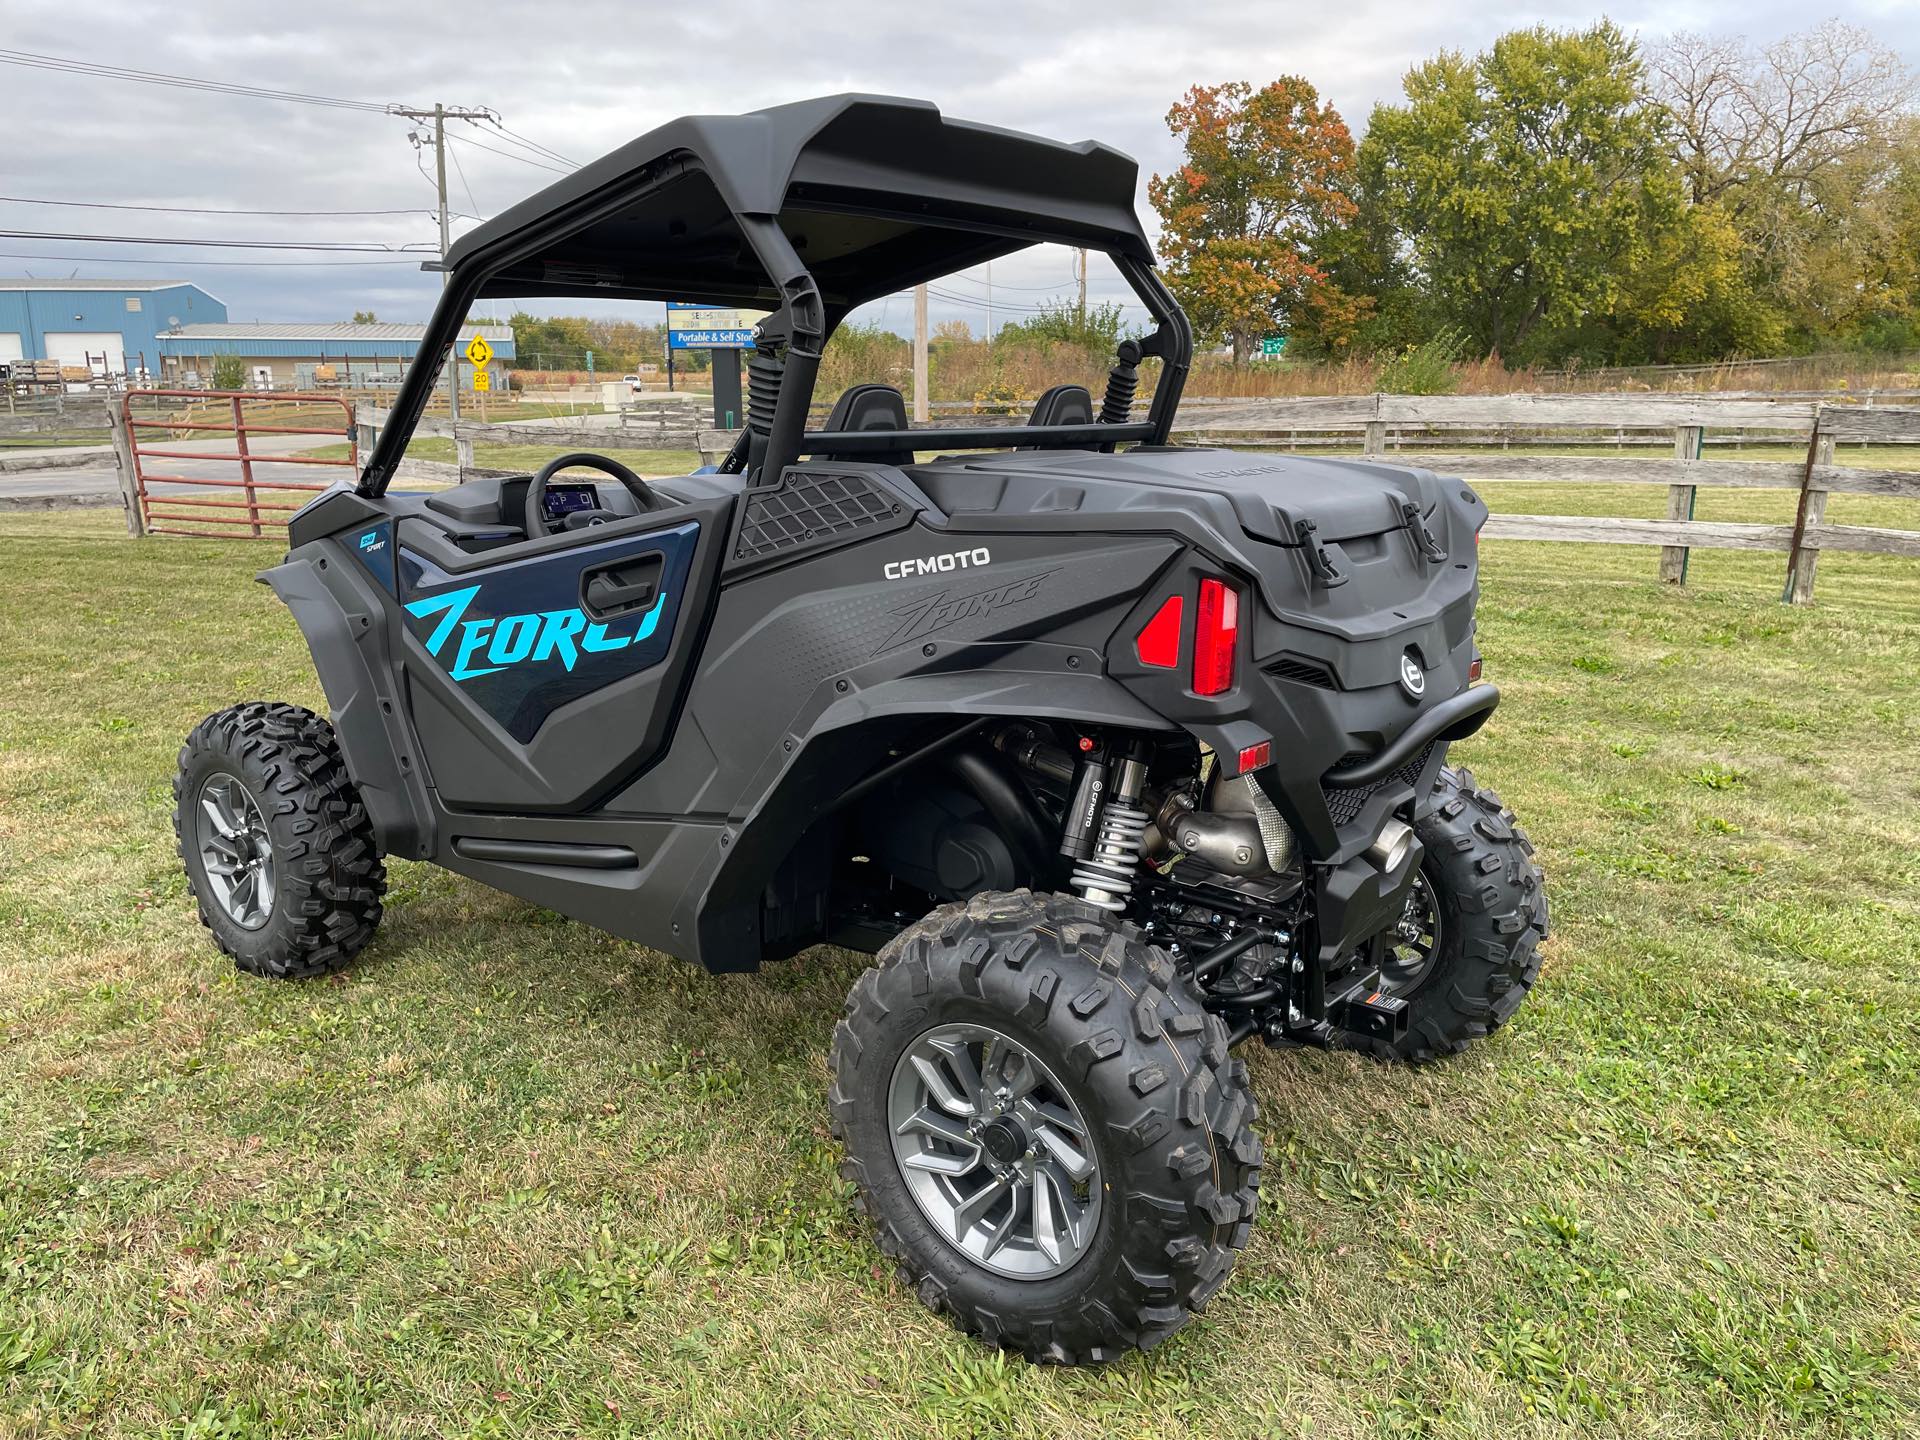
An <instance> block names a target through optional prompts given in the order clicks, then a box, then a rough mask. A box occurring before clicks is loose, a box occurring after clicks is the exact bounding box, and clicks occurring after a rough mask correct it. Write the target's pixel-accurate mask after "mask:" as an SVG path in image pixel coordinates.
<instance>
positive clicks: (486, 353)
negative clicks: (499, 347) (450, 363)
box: [467, 333, 493, 390]
mask: <svg viewBox="0 0 1920 1440" xmlns="http://www.w3.org/2000/svg"><path fill="white" fill-rule="evenodd" d="M467 359H469V360H471V361H472V362H473V363H474V365H475V366H476V367H478V368H480V369H483V370H484V369H485V368H486V364H487V362H488V361H489V360H491V359H493V347H492V346H491V345H489V344H488V343H487V337H486V336H484V335H481V334H478V333H476V334H475V335H474V337H473V339H471V340H469V341H468V342H467ZM484 388H486V387H484V386H481V385H476V386H474V389H476V390H480V389H484Z"/></svg>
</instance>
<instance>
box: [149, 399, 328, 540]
mask: <svg viewBox="0 0 1920 1440" xmlns="http://www.w3.org/2000/svg"><path fill="white" fill-rule="evenodd" d="M136 401H138V402H140V404H139V405H138V406H137V407H136V404H135V402H136ZM336 410H337V411H338V413H339V419H338V420H337V421H334V412H335V411H336ZM121 414H122V416H123V418H124V419H125V421H126V435H127V449H128V460H129V462H130V464H131V466H132V471H133V488H134V494H135V496H136V498H137V501H138V504H139V507H140V519H141V523H142V528H144V529H145V530H146V531H147V532H148V533H149V534H160V535H203V536H213V537H216V538H222V539H231V540H249V539H274V540H284V539H285V538H286V535H285V531H284V529H283V528H282V527H283V526H284V525H285V523H286V516H287V515H288V514H290V513H292V512H293V511H295V510H298V509H299V508H300V507H301V506H302V505H304V504H305V503H306V501H305V500H304V499H303V498H300V497H299V496H298V495H296V494H294V493H292V492H299V491H316V490H324V489H326V488H327V485H328V483H329V482H327V481H322V480H297V479H274V478H270V477H271V472H268V475H266V476H260V475H256V474H255V473H254V472H255V467H257V466H261V465H327V466H337V467H340V468H342V469H345V470H348V471H350V472H355V471H358V470H359V468H360V447H359V443H358V440H357V438H356V435H355V431H354V412H353V402H352V401H350V400H343V399H341V398H340V397H339V396H337V395H276V394H273V393H271V392H253V391H241V390H129V391H127V393H126V397H125V399H124V400H122V402H121ZM322 421H330V422H333V423H321V422H322ZM202 432H211V433H210V434H209V437H208V438H209V439H214V438H215V437H218V436H222V435H226V436H231V437H232V440H233V448H232V449H231V450H227V449H224V448H205V449H180V448H172V447H170V445H169V442H173V444H174V445H175V446H177V445H191V444H193V443H195V442H194V439H193V437H194V436H195V435H196V434H199V433H202ZM270 435H271V436H280V435H311V436H315V437H326V438H329V439H332V440H336V441H337V440H344V441H346V443H347V458H346V459H344V460H343V459H338V458H326V459H315V458H312V457H311V456H308V455H305V454H302V453H300V452H299V451H298V450H295V451H293V452H291V453H287V454H273V453H261V452H259V451H256V450H255V449H254V448H253V447H252V446H250V445H249V443H248V437H249V436H254V437H260V436H270ZM156 442H157V443H156ZM273 443H274V444H276V445H277V443H278V442H273ZM149 460H163V461H171V462H174V463H173V464H171V465H170V466H169V467H168V469H169V470H179V469H181V468H183V467H182V465H181V464H180V463H179V462H181V461H193V462H195V465H196V466H200V465H209V464H210V465H212V466H215V467H217V470H216V473H215V474H214V475H211V476H209V475H178V474H171V473H165V474H163V473H160V472H159V471H155V470H151V469H149V468H148V467H147V463H146V462H147V461H149ZM231 465H237V466H239V469H238V470H237V471H235V470H231V469H227V468H226V467H227V466H231ZM155 486H159V487H161V488H159V489H157V490H156V489H155V488H154V487H155ZM180 487H203V488H204V489H206V490H208V491H211V492H212V493H211V494H210V495H209V496H207V497H205V498H202V497H201V496H200V495H198V494H196V493H193V491H192V490H191V489H188V490H186V491H183V490H182V489H181V488H180ZM235 492H238V493H237V494H236V493H235ZM263 496H264V497H265V498H263Z"/></svg>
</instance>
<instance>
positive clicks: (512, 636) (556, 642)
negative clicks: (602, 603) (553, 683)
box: [407, 585, 667, 680]
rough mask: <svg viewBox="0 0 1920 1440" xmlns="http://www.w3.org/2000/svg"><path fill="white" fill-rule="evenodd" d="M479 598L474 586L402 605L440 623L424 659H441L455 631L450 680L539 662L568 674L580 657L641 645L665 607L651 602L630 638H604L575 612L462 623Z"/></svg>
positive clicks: (664, 600)
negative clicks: (547, 662) (554, 665)
mask: <svg viewBox="0 0 1920 1440" xmlns="http://www.w3.org/2000/svg"><path fill="white" fill-rule="evenodd" d="M479 593H480V587H479V586H478V585H469V586H467V587H466V588H465V589H464V590H449V591H446V592H445V593H444V594H440V595H429V596H427V597H426V598H425V599H424V600H412V601H409V602H408V604H407V613H408V614H409V615H414V616H418V617H419V618H420V619H422V620H424V619H426V618H428V617H429V616H433V615H438V616H439V617H440V623H439V624H438V625H436V626H434V627H433V633H432V634H430V635H428V636H427V653H428V654H429V655H431V656H433V657H434V658H435V659H441V658H442V657H441V651H442V650H444V649H446V648H447V642H448V641H449V640H451V639H453V636H454V633H455V631H456V630H457V631H458V632H459V636H460V638H459V641H458V642H457V643H456V644H455V645H454V646H453V650H452V653H453V663H452V664H451V665H450V666H448V668H447V673H448V674H449V675H451V676H452V677H453V678H454V679H455V680H473V679H477V678H478V677H479V676H482V675H492V674H494V673H496V672H498V671H501V670H504V669H506V668H507V667H508V666H509V665H518V664H520V663H521V662H523V661H524V662H526V663H528V664H536V665H537V664H539V663H540V662H541V661H543V660H558V661H559V662H560V663H561V664H562V665H564V666H565V667H566V668H567V669H569V670H571V669H573V666H574V662H575V661H576V660H578V659H579V658H580V655H581V654H582V652H584V653H586V654H588V655H597V654H600V653H602V652H604V651H607V650H624V649H626V648H627V647H628V646H629V645H637V644H639V643H640V642H641V641H642V640H645V639H646V638H647V637H648V636H650V635H652V634H653V631H654V627H655V626H657V625H658V624H659V623H660V611H661V609H662V608H663V607H664V606H665V605H666V603H667V597H666V596H665V595H664V594H663V595H661V596H660V598H659V599H658V600H655V601H654V602H653V608H652V609H651V610H649V611H647V613H646V614H644V615H642V616H641V617H640V625H639V628H638V629H636V630H635V631H634V632H633V634H631V635H609V634H608V633H607V627H606V626H605V625H603V624H600V623H598V622H597V621H593V620H589V619H588V618H587V615H586V612H585V611H583V610H578V609H575V610H536V611H533V612H532V613H530V614H525V615H502V616H500V617H498V618H497V619H496V618H492V617H488V618H486V619H481V620H467V619H463V618H462V617H463V616H464V615H465V614H466V612H467V607H468V606H469V605H471V604H472V603H473V597H474V596H475V595H478V594H479ZM481 661H485V662H486V663H485V664H481V663H480V662H481ZM443 663H444V662H443Z"/></svg>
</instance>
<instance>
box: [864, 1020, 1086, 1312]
mask: <svg viewBox="0 0 1920 1440" xmlns="http://www.w3.org/2000/svg"><path fill="white" fill-rule="evenodd" d="M887 1119H888V1125H889V1128H890V1130H891V1131H892V1135H893V1154H894V1159H895V1160H896V1161H897V1162H898V1163H899V1165H900V1175H901V1178H902V1179H903V1180H905V1181H906V1185H907V1192H908V1193H909V1194H910V1195H912V1196H913V1199H914V1203H915V1204H916V1205H918V1206H919V1207H920V1211H921V1213H922V1214H923V1215H924V1216H926V1218H927V1220H928V1222H929V1223H930V1224H932V1225H933V1227H934V1228H935V1229H936V1230H938V1231H939V1232H940V1233H941V1234H942V1235H943V1236H945V1237H946V1239H947V1240H948V1241H949V1242H950V1243H951V1244H953V1245H954V1246H955V1247H957V1248H958V1249H959V1250H960V1251H961V1253H963V1254H964V1255H966V1256H967V1257H968V1258H969V1259H970V1260H972V1261H974V1262H975V1263H976V1264H978V1265H981V1266H983V1267H985V1268H986V1269H988V1270H991V1271H994V1272H995V1273H996V1274H1000V1275H1008V1276H1012V1277H1014V1278H1015V1279H1020V1280H1041V1279H1045V1278H1047V1277H1048V1276H1051V1275H1058V1274H1060V1273H1061V1272H1062V1271H1064V1270H1066V1269H1067V1268H1068V1267H1069V1266H1071V1265H1072V1264H1073V1263H1074V1262H1075V1261H1076V1260H1078V1259H1079V1258H1080V1257H1081V1256H1082V1255H1083V1254H1085V1253H1086V1248H1087V1246H1088V1245H1089V1244H1090V1243H1091V1242H1092V1240H1093V1236H1094V1233H1095V1229H1096V1226H1097V1224H1098V1222H1099V1217H1100V1203H1101V1192H1102V1189H1103V1187H1102V1185H1101V1183H1100V1165H1099V1158H1098V1155H1097V1152H1096V1151H1095V1149H1094V1144H1093V1139H1092V1135H1091V1131H1090V1128H1089V1126H1088V1125H1087V1122H1086V1120H1085V1119H1084V1118H1083V1117H1082V1116H1081V1113H1080V1108H1079V1106H1078V1105H1077V1104H1076V1103H1075V1102H1074V1100H1073V1097H1072V1095H1071V1094H1070V1093H1069V1092H1068V1090H1067V1089H1066V1087H1065V1086H1064V1085H1062V1084H1061V1082H1060V1080H1059V1078H1058V1077H1057V1076H1055V1075H1054V1073H1053V1072H1052V1071H1051V1070H1049V1069H1048V1068H1047V1066H1046V1064H1045V1062H1043V1061H1042V1060H1041V1059H1040V1058H1039V1057H1038V1056H1036V1055H1034V1054H1033V1053H1032V1052H1031V1051H1029V1050H1028V1049H1026V1047H1025V1046H1023V1045H1021V1044H1020V1043H1019V1042H1017V1041H1015V1040H1013V1039H1011V1038H1010V1037H1008V1036H1006V1035H1004V1034H1002V1033H1001V1032H999V1031H998V1030H994V1029H992V1028H990V1027H988V1026H985V1025H973V1024H953V1025H937V1026H935V1027H934V1028H932V1029H931V1030H928V1031H926V1032H925V1033H923V1034H922V1035H920V1036H919V1038H917V1039H916V1040H914V1041H913V1043H912V1044H910V1045H909V1046H908V1047H907V1048H906V1051H905V1052H904V1053H903V1054H902V1055H901V1057H900V1060H899V1063H898V1064H896V1065H895V1066H894V1072H893V1079H892V1081H891V1083H890V1085H889V1088H888V1093H887Z"/></svg>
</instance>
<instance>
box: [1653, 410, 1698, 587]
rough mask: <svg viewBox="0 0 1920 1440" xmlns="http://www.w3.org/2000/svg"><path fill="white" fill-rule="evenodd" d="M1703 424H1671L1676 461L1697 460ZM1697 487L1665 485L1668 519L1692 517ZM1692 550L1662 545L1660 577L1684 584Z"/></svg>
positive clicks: (1673, 582)
mask: <svg viewBox="0 0 1920 1440" xmlns="http://www.w3.org/2000/svg"><path fill="white" fill-rule="evenodd" d="M1706 434H1707V432H1706V427H1704V426H1701V425H1676V426H1674V427H1673V458H1674V459H1676V460H1698V459H1699V458H1700V451H1701V448H1702V447H1703V446H1704V445H1705V443H1706ZM1697 493H1698V487H1696V486H1693V485H1669V486H1668V487H1667V518H1668V519H1669V520H1691V519H1693V501H1694V496H1695V495H1696V494H1697ZM1691 553H1692V552H1691V551H1690V550H1689V549H1688V548H1687V547H1686V546H1685V545H1662V546H1661V547H1660V578H1661V579H1662V580H1664V581H1666V582H1667V583H1668V584H1669V585H1684V584H1686V583H1687V559H1688V556H1689V555H1690V554H1691Z"/></svg>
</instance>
